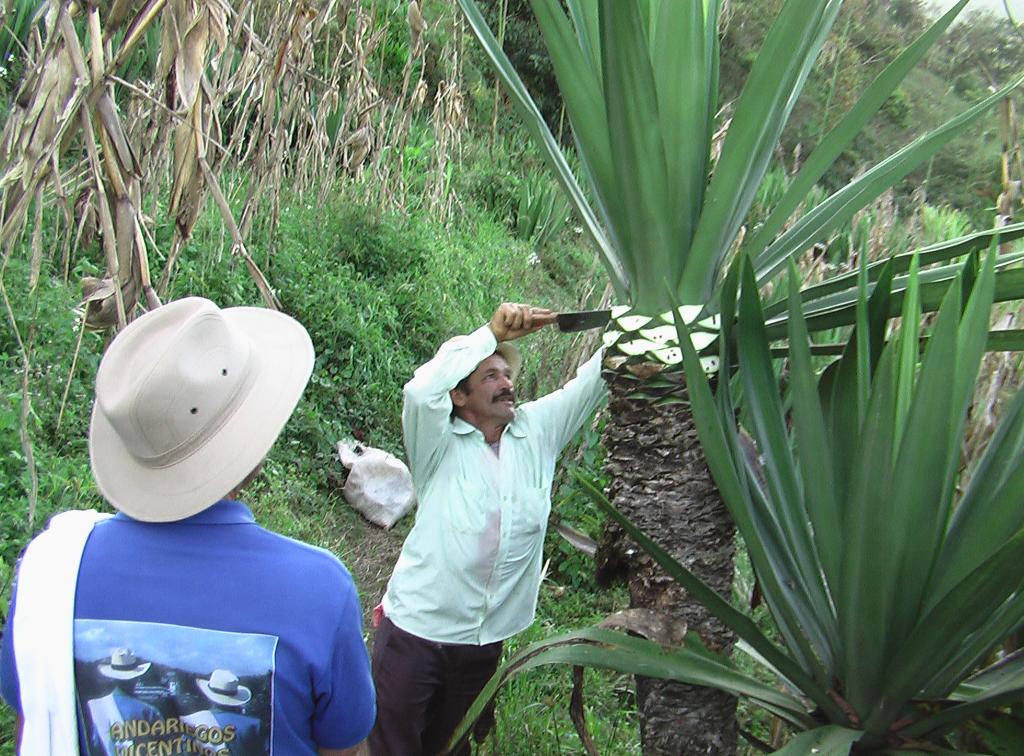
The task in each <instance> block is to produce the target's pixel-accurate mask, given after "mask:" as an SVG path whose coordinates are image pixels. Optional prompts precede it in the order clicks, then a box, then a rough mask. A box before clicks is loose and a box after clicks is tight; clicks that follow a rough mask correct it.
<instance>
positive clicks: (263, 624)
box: [0, 298, 375, 756]
mask: <svg viewBox="0 0 1024 756" xmlns="http://www.w3.org/2000/svg"><path fill="white" fill-rule="evenodd" d="M313 359H314V354H313V347H312V344H311V343H310V340H309V336H308V334H307V333H306V331H305V329H304V328H303V327H302V326H301V325H300V324H299V323H297V322H296V321H295V320H293V319H292V318H290V317H288V316H286V315H283V314H281V313H279V312H275V311H271V310H266V309H261V308H252V307H233V308H226V309H220V308H219V307H217V306H216V305H215V304H214V303H212V302H210V301H209V300H205V299H200V298H188V299H182V300H179V301H176V302H171V303H169V304H166V305H164V306H162V307H159V308H157V309H155V310H153V311H151V312H149V313H146V314H145V315H143V316H142V317H140V318H138V319H137V320H135V321H134V322H133V323H131V324H130V325H129V326H128V327H127V328H126V329H125V330H124V331H122V332H121V333H120V334H119V335H118V336H117V337H116V338H115V339H114V341H113V342H112V343H111V345H110V346H109V348H108V349H107V351H106V354H105V355H104V356H103V360H102V362H101V364H100V367H99V371H98V373H97V376H96V401H95V404H94V407H93V413H92V423H91V426H90V431H89V451H90V459H91V462H92V470H93V475H94V477H95V479H96V484H97V487H98V488H99V491H100V493H101V494H102V495H103V496H104V498H105V499H106V500H107V501H108V502H109V503H110V504H111V505H112V506H113V507H114V508H115V509H117V510H118V511H119V513H118V514H117V515H116V516H114V517H109V516H102V515H97V514H96V513H94V512H67V513H64V514H61V515H57V516H56V517H54V518H53V519H52V520H51V522H50V525H49V527H48V528H47V530H46V531H44V532H43V533H42V534H40V535H39V536H37V538H36V539H34V540H33V542H32V543H31V544H30V545H29V547H28V548H27V549H26V552H25V555H24V556H23V558H22V561H21V565H20V567H19V573H18V584H17V591H16V596H15V598H14V599H13V600H12V604H11V611H10V613H9V615H8V626H7V631H6V632H5V634H4V639H3V653H2V658H0V692H2V694H3V697H4V699H5V700H6V701H7V703H8V704H9V705H11V706H12V707H13V708H14V710H15V712H16V713H17V714H18V718H19V723H18V724H19V733H20V739H21V744H20V752H21V753H22V754H72V753H79V752H80V753H87V754H92V753H100V752H104V751H98V750H94V748H95V745H94V743H95V742H96V741H97V740H102V741H103V742H105V743H109V744H111V745H112V746H113V749H114V751H115V752H117V753H129V752H130V753H133V754H141V753H186V752H202V753H207V752H209V753H218V754H238V753H245V754H257V753H259V754H263V753H267V754H269V753H271V752H273V753H280V754H316V753H320V754H331V755H332V756H338V755H340V754H352V753H356V752H358V751H357V749H359V747H360V744H361V742H362V741H363V740H364V738H365V737H366V735H367V733H368V732H369V730H370V728H371V727H372V725H373V721H374V717H375V696H374V691H373V685H372V681H371V679H370V674H369V660H368V658H367V654H366V648H365V646H364V643H363V639H362V627H361V616H362V614H361V610H360V607H359V600H358V596H357V594H356V590H355V587H354V585H353V583H352V579H351V577H350V575H349V573H348V571H347V570H346V569H345V567H344V565H342V563H341V562H340V561H339V560H338V559H337V558H336V557H334V556H333V555H331V554H330V553H328V552H327V551H324V550H322V549H319V548H315V547H312V546H309V545H306V544H303V543H300V542H297V541H294V540H291V539H289V538H285V537H283V536H281V535H278V534H276V533H273V532H271V531H268V530H265V529H264V528H262V527H260V526H259V525H257V524H256V522H255V520H254V518H253V515H252V513H251V512H250V510H249V509H248V508H247V507H246V506H245V505H244V504H242V503H240V502H239V501H236V500H235V498H236V497H237V496H238V493H239V491H240V490H241V488H242V487H243V486H244V485H245V483H247V482H248V481H249V480H251V479H252V478H253V477H254V476H255V474H256V472H257V471H258V469H259V466H260V464H261V462H262V460H263V459H264V457H265V456H266V455H267V453H268V452H269V451H270V448H271V447H272V446H273V444H274V441H275V440H276V438H277V436H278V434H279V433H280V432H281V429H282V428H283V427H284V424H285V423H286V421H287V420H288V418H289V417H290V415H291V413H292V411H293V410H294V408H295V406H296V403H297V402H298V400H299V397H300V396H301V394H302V392H303V389H304V388H305V385H306V382H307V381H308V379H309V376H310V373H311V371H312V367H313ZM111 648H114V649H130V652H129V653H130V656H131V659H128V658H127V656H128V654H125V653H122V652H116V653H115V654H111V652H110V649H111ZM136 658H141V659H145V660H146V665H147V666H146V670H147V672H146V678H147V679H149V680H151V681H152V682H151V683H150V684H147V685H146V686H137V687H136V688H135V689H134V694H135V695H136V696H138V697H139V698H140V699H144V702H145V703H146V704H147V705H148V706H150V707H151V708H153V709H155V710H157V711H158V712H159V717H147V718H138V717H133V716H128V715H125V716H119V715H116V713H115V714H114V716H111V713H112V711H113V710H112V709H111V708H110V707H105V708H104V711H105V712H106V713H105V714H104V717H103V718H102V719H103V721H100V719H99V718H98V715H94V714H95V712H98V711H99V710H100V709H99V707H97V706H95V705H94V706H92V707H90V705H89V702H90V701H95V700H97V699H96V696H97V695H102V692H103V690H105V688H102V689H101V688H100V687H99V686H100V683H102V682H103V681H102V680H101V679H100V678H101V677H103V675H99V676H98V675H97V672H96V670H97V669H99V670H101V671H102V670H103V669H106V668H111V669H113V668H114V667H115V666H116V665H118V664H120V665H121V666H125V665H126V664H128V663H130V662H131V661H132V660H134V659H136ZM119 668H120V667H119ZM125 668H126V669H127V667H125ZM211 670H215V672H214V673H213V674H211ZM106 676H107V677H109V674H108V675H106ZM203 682H205V683H206V685H207V687H208V688H209V689H211V690H213V689H214V688H215V687H216V690H214V692H215V693H218V695H221V696H227V695H229V694H232V695H234V696H235V697H236V698H238V697H239V696H240V691H242V690H244V691H245V699H246V702H245V710H246V717H247V718H249V719H251V720H252V721H253V725H252V727H251V728H248V730H251V731H247V732H246V744H243V739H242V737H241V733H240V730H239V728H238V726H237V724H231V725H220V724H216V723H214V724H209V723H203V724H196V723H194V722H192V721H190V719H189V715H190V714H192V713H194V712H196V710H197V708H198V707H200V706H201V704H202V703H203V702H204V701H206V699H208V698H209V694H208V692H207V690H206V689H204V688H203ZM239 700H240V699H239ZM76 712H77V714H76ZM98 731H100V732H99V735H101V736H102V737H100V738H95V737H92V738H91V737H89V736H90V735H96V734H97V732H98ZM197 749H198V750H197Z"/></svg>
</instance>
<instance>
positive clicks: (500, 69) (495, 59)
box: [458, 0, 629, 301]
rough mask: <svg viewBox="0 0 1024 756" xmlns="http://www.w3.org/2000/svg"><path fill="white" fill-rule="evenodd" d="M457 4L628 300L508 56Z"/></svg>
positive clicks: (465, 6)
mask: <svg viewBox="0 0 1024 756" xmlns="http://www.w3.org/2000/svg"><path fill="white" fill-rule="evenodd" d="M458 3H459V6H460V7H461V8H462V12H463V13H464V14H465V16H466V20H467V21H468V22H469V25H470V28H472V29H473V32H474V33H475V34H476V36H477V39H479V40H480V44H481V46H482V47H483V49H484V52H485V53H486V54H487V56H488V57H489V58H490V60H491V62H492V64H493V65H494V68H495V71H496V72H497V73H498V76H499V78H500V79H501V80H502V83H503V84H504V85H505V87H506V88H507V89H508V91H509V95H510V96H511V98H512V101H513V103H515V105H516V107H517V108H518V110H519V112H520V115H522V118H523V125H524V126H526V129H527V130H528V131H529V132H530V135H531V136H532V137H533V140H534V143H535V144H536V145H537V148H538V149H539V150H540V151H541V154H542V155H543V156H544V159H545V160H546V161H547V163H548V165H549V167H550V168H551V170H552V172H553V173H554V174H555V177H556V178H557V179H558V182H559V183H560V184H561V185H562V188H563V189H565V192H566V194H567V195H568V196H569V200H570V201H571V202H572V205H573V208H574V209H575V210H576V212H577V213H578V214H579V217H580V219H581V220H582V221H583V225H584V228H586V230H587V233H588V235H589V236H590V238H591V239H592V240H593V242H594V246H595V247H596V248H597V251H598V255H600V257H601V261H602V263H603V264H604V266H605V269H606V270H607V271H608V277H609V278H610V279H611V282H612V286H613V287H614V288H615V294H616V296H618V297H620V298H621V299H622V301H629V279H628V278H627V277H626V275H625V273H624V271H623V268H622V263H621V261H620V260H619V258H618V255H617V253H616V251H615V249H614V247H613V245H612V244H611V242H610V241H609V239H608V237H607V236H606V234H605V232H604V229H603V228H602V226H601V223H600V222H599V221H598V219H597V216H596V215H595V214H594V211H593V210H592V209H591V207H590V205H589V203H588V202H587V199H586V197H585V195H584V194H583V190H582V189H581V188H580V186H579V184H578V183H577V181H576V177H575V176H574V175H573V173H572V169H571V168H570V167H569V164H568V162H567V161H566V159H565V155H563V154H562V151H561V148H560V147H559V146H558V142H557V140H556V139H555V137H554V135H552V133H551V130H550V129H549V128H548V127H547V124H546V123H545V122H544V117H543V116H542V115H541V114H540V111H539V110H538V109H537V106H536V104H535V103H534V102H533V99H532V98H531V97H530V95H529V93H528V92H527V91H526V87H525V86H524V85H523V82H522V80H521V79H520V78H519V74H518V73H516V70H515V68H513V66H512V63H511V62H510V61H509V59H508V56H506V55H505V53H504V51H503V50H502V49H501V45H499V44H498V40H496V39H495V38H494V35H493V34H492V33H491V30H490V29H489V28H488V26H487V22H486V21H485V20H484V18H483V15H482V14H481V13H480V9H479V8H478V7H477V5H476V3H475V2H474V0H458Z"/></svg>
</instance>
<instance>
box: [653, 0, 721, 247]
mask: <svg viewBox="0 0 1024 756" xmlns="http://www.w3.org/2000/svg"><path fill="white" fill-rule="evenodd" d="M712 5H715V6H716V7H717V4H715V3H712ZM709 31H710V34H709V33H708V32H709ZM715 34H716V29H715V27H711V28H710V29H708V28H706V26H705V4H704V3H666V2H662V3H661V4H660V5H659V6H658V14H657V23H656V25H655V34H654V39H653V40H652V55H651V58H652V61H653V69H654V76H655V82H656V84H657V92H658V117H659V124H658V126H659V131H660V132H661V135H662V139H663V140H664V148H665V173H666V175H667V178H668V196H667V197H666V198H665V204H666V206H667V207H668V208H670V210H669V222H670V223H671V224H672V232H671V238H672V239H673V241H674V243H675V247H676V250H677V251H678V250H684V249H689V248H690V242H691V241H692V240H693V233H694V229H695V228H696V225H697V219H698V218H699V217H700V207H701V205H702V204H703V202H704V186H705V183H706V177H707V171H708V160H709V157H710V154H711V132H710V131H709V129H708V125H709V121H708V117H707V113H708V110H709V108H711V107H712V103H711V98H712V97H713V94H712V93H711V92H709V91H708V82H709V80H710V78H711V74H712V72H711V70H710V60H709V56H708V50H707V46H708V45H709V44H710V43H711V41H712V40H713V39H714V36H715Z"/></svg>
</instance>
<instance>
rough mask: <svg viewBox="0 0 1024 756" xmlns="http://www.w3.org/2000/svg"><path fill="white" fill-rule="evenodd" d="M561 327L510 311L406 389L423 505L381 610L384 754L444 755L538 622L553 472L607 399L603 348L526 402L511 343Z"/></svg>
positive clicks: (377, 738)
mask: <svg viewBox="0 0 1024 756" xmlns="http://www.w3.org/2000/svg"><path fill="white" fill-rule="evenodd" d="M553 322H555V314H554V313H553V312H551V311H550V310H546V309H542V308H537V307H531V306H529V305H522V304H512V303H505V304H502V305H501V306H500V307H498V309H497V310H496V311H495V313H494V315H493V316H492V318H491V320H490V322H489V323H488V324H487V325H485V326H482V327H481V328H479V329H477V330H476V331H474V332H473V333H471V334H469V335H467V336H459V337H456V338H454V339H451V340H449V341H447V342H445V343H444V344H443V345H442V346H441V348H440V349H439V350H438V352H437V354H436V355H435V356H434V358H433V359H431V360H430V361H429V362H427V363H426V364H425V365H422V366H421V367H420V368H419V369H418V370H417V371H416V373H415V375H414V376H413V378H412V380H410V381H409V382H408V383H407V384H406V385H405V389H404V407H403V412H402V429H403V433H404V437H405V447H406V453H407V455H408V459H409V466H410V468H411V471H412V476H413V483H414V485H415V488H416V493H417V497H418V500H419V508H418V510H417V513H416V523H415V525H414V526H413V529H412V532H410V534H409V536H408V538H407V539H406V541H405V544H404V546H403V547H402V553H401V555H400V556H399V558H398V562H397V564H396V565H395V570H394V572H393V574H392V575H391V580H390V582H389V583H388V588H387V592H386V593H385V595H384V599H383V602H382V604H381V606H380V607H378V611H376V612H375V615H378V616H379V619H380V623H379V626H378V629H377V634H376V637H375V638H374V646H373V675H374V682H375V683H376V685H377V697H378V717H377V723H376V725H375V726H374V729H373V732H372V733H371V734H370V748H371V751H372V752H373V754H374V756H419V755H420V754H435V753H440V752H442V751H443V749H444V748H445V746H446V744H447V742H448V740H449V738H450V737H451V735H452V734H453V731H454V729H455V726H456V725H457V724H458V723H459V721H461V719H462V718H463V717H464V716H465V714H466V711H467V710H468V708H469V706H470V704H471V703H472V701H473V699H474V698H476V696H477V694H478V693H479V692H480V690H481V689H482V688H483V686H484V684H485V683H486V682H487V680H488V679H489V678H490V676H491V675H492V674H493V673H494V671H495V670H496V668H497V665H498V662H499V660H500V657H501V651H502V642H503V641H504V639H506V638H508V637H509V636H511V635H514V634H515V633H518V632H519V631H521V630H523V629H524V628H526V627H527V626H528V625H529V624H530V623H531V622H532V621H533V616H534V611H535V609H536V605H537V591H538V588H539V587H540V579H541V556H542V550H543V544H544V532H545V529H546V526H547V519H548V513H549V511H550V509H551V485H552V480H553V478H554V472H555V463H556V461H557V459H558V456H559V454H560V453H561V450H562V448H563V447H564V446H565V445H566V444H567V443H568V442H569V440H570V439H571V438H572V437H573V435H575V433H576V431H577V430H579V428H580V427H581V426H582V425H583V423H584V422H586V420H587V418H589V417H590V416H591V415H592V414H593V412H594V410H595V409H596V408H597V405H598V404H599V403H600V401H601V400H602V398H603V397H604V395H605V384H604V381H603V380H602V378H601V364H600V360H601V351H600V350H599V351H598V353H596V354H595V355H594V356H593V357H591V358H590V360H589V361H588V362H587V363H586V364H584V365H583V366H582V367H580V369H579V370H578V372H577V374H576V377H575V378H574V379H573V380H571V381H569V382H568V383H567V384H566V385H565V386H564V387H562V388H561V389H559V390H558V391H555V392H553V393H551V394H548V395H547V396H544V397H541V398H540V399H538V400H536V401H533V402H527V403H526V404H523V405H521V406H518V407H517V406H516V403H515V391H514V388H515V379H516V376H517V374H518V372H519V368H520V366H521V364H522V356H521V354H520V351H519V349H518V347H517V346H516V345H515V344H512V343H510V342H512V341H514V340H516V339H519V338H520V337H522V336H525V335H527V334H530V333H533V332H534V331H537V330H538V329H540V328H542V327H543V326H545V325H548V324H550V323H553ZM489 719H490V718H489V717H484V719H483V720H481V723H480V725H479V726H478V727H477V728H476V732H475V734H476V735H477V740H481V739H482V737H483V736H485V735H486V733H487V729H488V727H489V724H490V722H489ZM456 753H468V744H466V743H463V744H462V746H461V748H460V749H459V750H457V751H456Z"/></svg>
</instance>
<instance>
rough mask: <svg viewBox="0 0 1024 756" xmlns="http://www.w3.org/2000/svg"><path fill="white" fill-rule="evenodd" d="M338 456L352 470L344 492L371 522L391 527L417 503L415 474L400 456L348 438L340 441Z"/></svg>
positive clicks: (350, 501)
mask: <svg viewBox="0 0 1024 756" xmlns="http://www.w3.org/2000/svg"><path fill="white" fill-rule="evenodd" d="M338 457H339V458H340V459H341V464H342V465H344V466H345V468H347V469H348V471H349V472H348V480H346V481H345V487H344V488H343V489H342V494H344V496H345V500H346V501H347V502H348V503H349V504H351V505H352V506H353V507H355V509H356V510H357V511H359V512H360V513H361V514H362V515H363V517H365V518H366V519H367V520H369V521H370V522H372V523H374V524H376V525H380V526H381V527H383V528H385V529H390V528H391V526H392V525H394V524H395V523H396V522H398V520H400V519H401V518H402V517H403V516H404V515H405V514H406V513H407V512H408V511H409V510H410V509H412V508H413V506H414V505H415V504H416V494H415V493H414V492H413V488H412V474H411V473H410V472H409V468H408V467H406V466H405V463H404V462H402V460H400V459H398V457H396V456H394V455H393V454H388V453H387V452H386V451H384V450H383V449H375V448H373V447H372V446H364V445H363V444H360V443H358V442H356V441H349V440H346V441H339V442H338Z"/></svg>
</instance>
